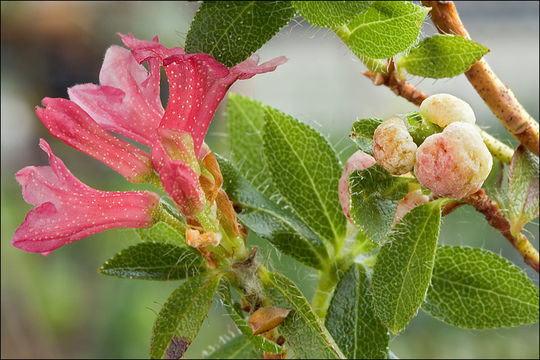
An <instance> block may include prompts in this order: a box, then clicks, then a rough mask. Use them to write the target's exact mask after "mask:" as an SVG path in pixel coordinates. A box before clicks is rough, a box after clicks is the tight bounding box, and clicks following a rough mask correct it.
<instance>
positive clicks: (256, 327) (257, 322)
mask: <svg viewBox="0 0 540 360" xmlns="http://www.w3.org/2000/svg"><path fill="white" fill-rule="evenodd" d="M290 312H291V310H285V309H280V308H277V307H263V308H260V309H258V310H257V311H255V312H254V313H253V314H251V316H250V317H249V319H248V324H249V326H251V331H253V335H258V334H262V333H263V332H266V331H268V330H272V329H273V328H275V327H276V326H278V325H279V324H281V322H282V321H283V320H285V318H286V317H287V315H289V313H290Z"/></svg>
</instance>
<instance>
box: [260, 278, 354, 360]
mask: <svg viewBox="0 0 540 360" xmlns="http://www.w3.org/2000/svg"><path fill="white" fill-rule="evenodd" d="M261 279H262V281H263V286H264V289H265V291H266V292H267V295H268V298H269V299H270V305H272V306H277V307H280V308H283V309H290V310H291V312H290V313H289V315H288V316H287V318H285V320H284V321H283V322H282V323H281V324H280V325H279V326H278V329H279V333H280V334H281V335H282V336H283V337H284V339H285V343H284V344H283V347H284V348H285V350H286V351H287V358H291V359H292V358H298V359H313V358H315V359H317V358H319V359H344V358H345V357H344V355H343V354H342V353H341V350H339V348H338V347H337V345H336V343H335V342H334V339H333V338H332V336H331V335H330V334H329V333H328V330H326V328H325V327H324V326H323V324H322V323H321V321H320V319H319V317H318V316H317V315H316V314H315V313H314V312H313V309H312V308H311V306H310V305H309V303H308V301H307V300H306V298H305V297H304V295H303V294H302V292H301V291H300V290H299V289H298V287H297V286H296V285H295V284H294V283H293V282H292V281H290V280H289V279H287V278H286V277H285V276H283V275H281V274H277V273H270V272H265V273H264V274H261Z"/></svg>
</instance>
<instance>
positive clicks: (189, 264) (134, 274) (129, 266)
mask: <svg viewBox="0 0 540 360" xmlns="http://www.w3.org/2000/svg"><path fill="white" fill-rule="evenodd" d="M98 271H99V272H100V273H101V274H103V275H111V276H117V277H120V278H128V279H143V280H168V281H170V280H181V279H185V278H188V277H190V276H195V275H197V274H199V273H201V272H204V271H206V266H205V261H204V260H203V258H202V257H201V255H200V254H199V253H198V252H196V251H194V250H192V249H190V248H188V247H185V246H183V247H180V246H176V245H172V244H165V243H158V242H143V243H139V244H137V245H133V246H130V247H128V248H126V249H124V250H122V251H120V252H119V253H118V254H116V255H114V256H113V257H112V258H110V259H109V260H107V261H106V262H105V264H103V265H102V266H101V267H100V268H99V270H98Z"/></svg>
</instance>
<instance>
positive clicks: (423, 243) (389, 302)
mask: <svg viewBox="0 0 540 360" xmlns="http://www.w3.org/2000/svg"><path fill="white" fill-rule="evenodd" d="M444 201H445V200H442V199H441V200H436V201H433V202H430V203H427V204H424V205H421V206H418V207H416V208H414V209H413V210H412V211H410V212H409V213H407V214H406V215H405V216H404V217H403V219H402V220H401V221H400V222H398V223H397V224H396V226H395V227H394V228H393V229H392V232H391V233H390V234H389V238H390V241H389V242H387V243H386V244H385V245H384V246H383V247H382V248H381V251H380V252H379V254H378V256H377V261H376V263H375V268H374V271H373V280H372V281H373V299H374V304H375V312H376V314H377V315H378V316H379V318H380V319H381V320H382V322H383V323H384V324H385V325H386V326H387V327H388V328H389V329H390V330H391V331H392V332H393V333H394V334H397V333H398V332H399V331H400V330H401V329H403V328H404V327H405V326H406V325H407V324H408V323H409V321H410V320H411V319H412V318H413V317H414V316H415V315H416V313H417V311H418V308H419V307H420V305H422V303H423V302H424V297H425V296H426V291H427V289H428V286H429V281H430V279H431V272H432V270H433V261H434V258H435V248H436V246H437V238H438V237H439V224H440V220H441V205H442V203H443V202H444Z"/></svg>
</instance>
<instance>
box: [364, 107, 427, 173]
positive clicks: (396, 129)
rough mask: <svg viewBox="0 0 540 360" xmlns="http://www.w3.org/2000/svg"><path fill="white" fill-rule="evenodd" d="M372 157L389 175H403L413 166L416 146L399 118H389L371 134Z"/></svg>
mask: <svg viewBox="0 0 540 360" xmlns="http://www.w3.org/2000/svg"><path fill="white" fill-rule="evenodd" d="M373 143H374V144H373V157H374V158H375V160H376V161H377V164H379V165H381V166H382V167H383V168H385V169H386V170H387V171H388V172H389V173H390V174H393V175H401V174H405V173H407V172H409V171H411V169H412V168H413V166H414V160H415V153H416V148H417V146H416V144H415V143H414V141H413V138H412V137H411V135H410V134H409V131H407V127H406V126H405V123H404V122H403V120H401V119H400V118H390V119H388V120H386V121H385V122H383V123H382V124H381V125H379V126H378V127H377V129H376V130H375V133H374V134H373Z"/></svg>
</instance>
